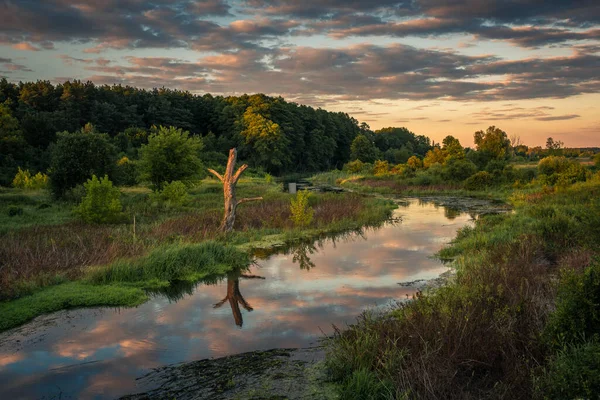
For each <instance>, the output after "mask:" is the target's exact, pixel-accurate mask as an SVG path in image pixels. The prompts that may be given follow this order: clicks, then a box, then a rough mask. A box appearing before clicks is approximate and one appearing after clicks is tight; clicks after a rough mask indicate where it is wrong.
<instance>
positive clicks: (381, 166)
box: [373, 160, 390, 176]
mask: <svg viewBox="0 0 600 400" xmlns="http://www.w3.org/2000/svg"><path fill="white" fill-rule="evenodd" d="M388 172H390V164H389V163H388V162H387V161H381V160H377V161H375V164H374V165H373V174H375V175H379V176H381V175H386V174H387V173H388Z"/></svg>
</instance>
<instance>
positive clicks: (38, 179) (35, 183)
mask: <svg viewBox="0 0 600 400" xmlns="http://www.w3.org/2000/svg"><path fill="white" fill-rule="evenodd" d="M12 184H13V186H14V187H16V188H19V189H25V190H35V189H45V188H47V187H48V175H46V174H42V173H41V172H38V173H37V174H35V175H34V176H31V173H30V172H29V170H27V169H26V170H24V171H23V170H22V169H21V168H19V170H18V172H17V174H16V175H15V178H14V179H13V182H12Z"/></svg>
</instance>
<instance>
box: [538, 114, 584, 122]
mask: <svg viewBox="0 0 600 400" xmlns="http://www.w3.org/2000/svg"><path fill="white" fill-rule="evenodd" d="M579 117H580V115H577V114H569V115H555V116H549V117H539V118H536V119H537V120H538V121H564V120H567V119H574V118H579Z"/></svg>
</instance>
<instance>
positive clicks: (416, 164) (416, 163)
mask: <svg viewBox="0 0 600 400" xmlns="http://www.w3.org/2000/svg"><path fill="white" fill-rule="evenodd" d="M406 165H408V166H409V167H411V168H412V169H414V170H417V169H421V168H423V160H421V159H420V158H419V157H417V156H412V157H410V158H409V159H408V161H406Z"/></svg>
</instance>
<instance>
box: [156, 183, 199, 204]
mask: <svg viewBox="0 0 600 400" xmlns="http://www.w3.org/2000/svg"><path fill="white" fill-rule="evenodd" d="M154 197H155V198H156V199H157V200H158V201H160V202H161V203H165V204H168V205H172V206H181V205H183V204H185V203H186V202H187V201H188V200H189V198H190V196H189V194H188V191H187V188H186V186H185V184H184V183H183V182H181V181H173V182H171V183H167V184H165V185H164V186H163V189H162V190H161V191H160V192H158V193H156V194H155V195H154Z"/></svg>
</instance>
